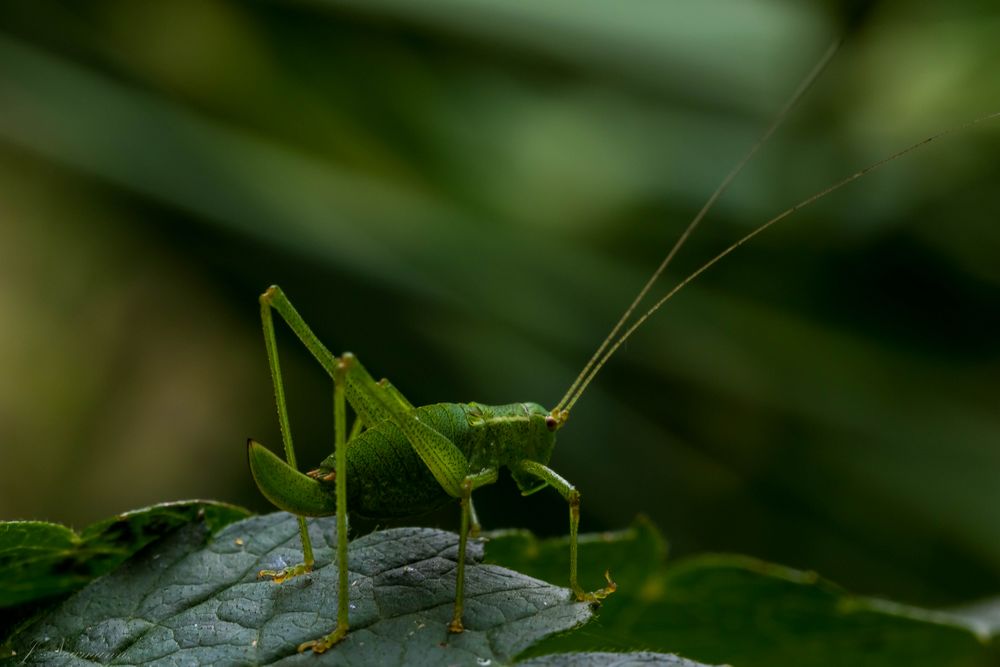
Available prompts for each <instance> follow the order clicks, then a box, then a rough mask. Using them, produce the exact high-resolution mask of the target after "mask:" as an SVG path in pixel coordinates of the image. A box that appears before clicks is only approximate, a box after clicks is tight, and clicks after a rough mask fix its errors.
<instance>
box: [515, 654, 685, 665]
mask: <svg viewBox="0 0 1000 667" xmlns="http://www.w3.org/2000/svg"><path fill="white" fill-rule="evenodd" d="M517 664H519V665H530V667H634V666H638V665H642V666H643V667H649V666H653V667H705V666H704V665H703V664H702V663H700V662H694V661H693V660H685V659H684V658H680V657H678V656H676V655H670V654H667V653H650V652H648V651H642V652H636V653H607V652H603V653H553V654H551V655H543V656H540V657H537V658H529V659H528V660H524V661H522V662H519V663H517Z"/></svg>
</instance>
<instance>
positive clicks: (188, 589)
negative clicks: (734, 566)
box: [10, 513, 669, 665]
mask: <svg viewBox="0 0 1000 667" xmlns="http://www.w3.org/2000/svg"><path fill="white" fill-rule="evenodd" d="M310 531H311V534H312V537H313V539H314V541H315V542H314V543H315V544H316V545H317V547H318V548H317V549H316V557H317V568H316V570H315V571H314V572H313V573H312V574H309V575H306V576H303V577H299V578H296V579H293V580H291V581H288V582H285V583H283V584H280V585H279V584H275V583H273V582H271V581H259V580H258V579H257V576H256V573H257V571H258V570H260V569H262V568H275V567H281V566H283V565H285V564H288V563H294V562H298V561H299V559H301V551H300V546H299V537H298V524H297V522H296V521H295V519H294V517H292V516H291V515H289V514H285V513H276V514H269V515H266V516H259V517H252V518H250V519H246V520H244V521H240V522H238V523H234V524H231V525H229V526H227V527H226V528H225V529H223V530H222V531H221V532H219V533H217V534H216V535H215V536H214V537H213V536H212V534H211V530H210V529H209V528H208V527H207V526H206V525H205V524H203V523H194V524H189V525H186V526H182V527H181V528H179V529H177V530H176V531H175V532H174V533H173V534H171V535H169V536H168V537H166V538H164V539H162V540H160V541H157V542H155V543H152V544H150V545H149V546H148V547H147V548H146V549H144V550H143V551H142V552H140V553H139V554H137V555H136V557H135V558H133V559H132V560H130V561H129V562H127V563H125V564H124V565H123V566H122V567H120V568H119V569H117V570H116V571H114V572H113V573H111V574H109V575H108V576H106V577H103V578H101V579H98V580H96V581H94V582H92V583H91V584H90V585H89V586H87V587H86V588H84V589H83V590H82V591H80V592H78V593H76V594H75V595H73V596H72V597H70V598H69V599H68V600H66V601H65V602H63V603H62V604H60V605H59V606H58V607H56V608H55V609H53V610H51V611H50V612H47V613H46V614H44V615H43V616H41V617H39V618H36V619H35V620H34V621H32V623H31V624H30V625H29V626H28V627H26V628H24V629H23V630H22V631H20V632H19V633H18V634H17V635H15V637H14V638H13V640H12V642H11V644H10V646H11V649H12V650H13V651H15V652H16V656H15V658H16V657H17V656H25V655H27V654H28V653H29V652H30V653H31V660H32V661H33V664H61V665H83V664H112V663H115V664H118V663H129V664H147V663H163V664H166V663H169V664H185V665H201V664H274V663H278V662H282V663H284V662H286V661H287V662H292V661H296V660H302V661H304V660H308V661H310V664H333V663H336V664H349V665H350V664H357V665H375V664H403V663H405V664H453V663H457V664H479V665H486V664H490V663H491V662H509V661H511V660H512V659H513V658H514V657H515V656H516V655H517V654H519V653H521V652H522V651H524V650H525V649H526V648H527V647H529V646H531V645H532V644H534V643H536V642H537V641H539V640H540V639H542V638H544V637H547V636H550V635H553V634H555V633H559V632H564V631H566V630H569V629H571V628H573V627H576V626H578V625H580V624H582V623H584V622H586V621H587V620H589V619H590V618H591V615H592V612H591V609H590V606H589V605H587V604H584V603H578V602H572V601H570V592H569V591H568V590H567V589H564V588H558V587H555V586H552V585H550V584H546V583H545V582H542V581H539V580H537V579H533V578H531V577H527V576H525V575H522V574H519V573H516V572H512V571H510V570H506V569H503V568H500V567H497V566H494V565H477V564H474V563H473V564H471V565H470V566H469V567H468V568H467V570H466V576H467V582H466V590H467V599H466V613H465V617H464V620H465V625H466V631H465V632H464V633H462V634H460V635H451V636H449V635H448V633H447V630H446V624H447V622H448V620H449V619H450V617H451V613H452V605H453V603H454V594H455V593H454V589H455V558H456V554H457V536H455V535H454V534H452V533H447V532H443V531H439V530H433V529H428V528H398V529H394V530H386V531H381V532H375V533H372V534H369V535H365V536H364V537H361V538H358V539H357V540H354V541H353V542H351V544H350V548H349V562H350V571H351V576H350V581H351V625H352V628H351V632H350V633H349V634H348V636H347V638H346V639H345V640H344V641H343V642H342V643H341V644H339V645H337V646H336V647H335V648H334V649H332V650H330V651H329V652H327V653H325V654H323V656H314V655H299V654H298V653H297V652H296V648H297V646H298V645H299V643H301V642H303V641H306V640H309V639H314V638H317V637H319V636H321V635H324V634H326V633H327V632H329V631H330V630H332V629H333V627H334V617H335V614H336V608H337V604H336V597H337V596H336V578H337V569H336V567H335V566H333V565H332V564H331V557H332V554H333V541H334V532H335V528H334V521H333V520H332V519H320V520H316V521H311V522H310ZM469 553H470V557H471V559H472V560H473V561H478V560H479V559H480V558H481V557H482V545H481V544H480V543H478V542H476V543H472V544H470V548H469ZM22 659H23V658H22ZM666 664H669V663H666Z"/></svg>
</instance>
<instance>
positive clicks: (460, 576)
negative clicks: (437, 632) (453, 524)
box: [448, 468, 499, 632]
mask: <svg viewBox="0 0 1000 667" xmlns="http://www.w3.org/2000/svg"><path fill="white" fill-rule="evenodd" d="M498 472H499V471H498V470H497V469H496V468H487V469H486V470H483V471H481V472H478V473H476V474H475V475H469V476H467V477H466V478H465V479H463V480H462V499H461V502H462V524H461V528H460V529H459V534H458V572H457V574H456V577H457V579H456V581H455V613H454V614H453V615H452V617H451V623H449V624H448V632H462V631H463V630H464V629H465V627H464V626H463V625H462V609H463V607H464V606H465V546H466V543H467V542H468V541H469V523H470V520H471V518H472V515H473V512H474V510H473V509H472V492H473V491H475V490H476V489H478V488H479V487H480V486H485V485H486V484H493V483H494V482H496V481H497V477H498V476H499V475H498ZM475 523H477V524H478V523H479V522H478V521H476V522H475Z"/></svg>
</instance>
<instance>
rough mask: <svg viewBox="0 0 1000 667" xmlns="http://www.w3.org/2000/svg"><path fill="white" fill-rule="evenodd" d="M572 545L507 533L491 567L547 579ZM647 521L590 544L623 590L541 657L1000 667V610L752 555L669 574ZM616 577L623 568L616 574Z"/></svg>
mask: <svg viewBox="0 0 1000 667" xmlns="http://www.w3.org/2000/svg"><path fill="white" fill-rule="evenodd" d="M566 552H567V549H566V542H565V538H561V539H554V540H537V539H535V538H533V537H531V536H530V535H528V534H525V533H508V534H503V535H500V536H497V537H495V538H494V540H493V541H491V542H490V544H489V552H488V555H489V559H490V560H491V561H493V562H498V563H502V564H504V565H507V566H512V567H517V568H518V569H519V570H520V571H522V572H527V573H531V574H533V575H535V576H539V577H542V578H549V577H555V580H558V579H559V578H561V577H563V576H565V575H564V574H563V573H562V571H561V568H562V567H563V566H564V565H565V560H566V555H565V554H566ZM665 554H666V546H665V543H664V541H663V539H662V537H660V536H659V534H658V533H657V532H656V530H655V528H653V527H652V526H651V525H650V524H649V523H648V521H645V520H643V519H640V520H638V521H637V522H636V524H635V525H634V526H633V527H632V528H630V529H629V530H626V531H622V532H620V533H609V534H605V535H591V536H586V538H585V539H584V538H582V539H581V545H580V572H581V576H585V575H588V574H591V573H594V572H599V571H601V570H603V569H604V568H605V567H608V566H611V567H612V574H613V575H614V577H615V579H616V580H617V581H618V584H619V589H618V592H617V593H616V594H615V595H612V596H611V597H609V598H608V599H607V600H605V602H604V605H603V607H602V609H601V614H600V616H599V617H598V618H597V620H596V621H595V622H594V623H591V624H589V625H588V626H587V627H585V628H582V629H580V630H578V631H576V632H573V633H571V634H568V635H565V636H561V637H556V638H553V639H550V640H547V641H545V642H541V643H540V644H538V645H536V646H535V647H533V648H532V650H531V653H535V654H542V653H549V652H553V651H567V650H587V649H594V650H596V649H600V648H605V649H606V648H608V647H620V648H622V649H623V650H624V649H633V650H634V649H637V648H644V649H649V650H666V651H677V652H679V653H682V654H684V655H686V656H690V657H692V658H694V659H697V660H703V661H707V662H725V663H731V664H734V665H740V666H741V667H743V666H746V667H753V666H755V665H761V666H764V665H796V666H797V667H827V666H832V665H852V666H863V667H868V666H871V667H875V666H882V665H885V666H889V665H892V666H895V665H907V666H908V667H916V666H921V665H926V666H927V667H945V666H956V667H958V666H962V667H969V666H972V665H993V664H997V663H996V661H997V658H998V651H997V646H996V642H995V637H996V633H997V629H998V628H997V624H996V623H995V615H996V612H995V603H994V604H985V605H980V606H977V607H968V608H965V609H964V610H963V611H961V612H946V611H934V610H928V609H921V608H917V607H911V606H908V605H902V604H897V603H894V602H888V601H885V600H879V599H876V598H871V597H865V596H859V595H854V594H852V593H849V592H848V591H845V590H844V589H842V588H840V587H839V586H837V585H835V584H833V583H831V582H829V581H827V580H825V579H822V578H821V577H819V576H818V575H816V574H815V573H812V572H801V571H797V570H793V569H791V568H786V567H782V566H778V565H772V564H769V563H764V562H762V561H759V560H756V559H753V558H748V557H744V556H731V555H709V556H700V557H696V558H690V559H686V560H684V561H681V562H678V563H677V564H675V565H671V566H670V567H667V566H666V565H665ZM615 568H617V569H615Z"/></svg>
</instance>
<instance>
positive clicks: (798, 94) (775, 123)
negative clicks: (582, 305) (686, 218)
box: [552, 39, 841, 415]
mask: <svg viewBox="0 0 1000 667" xmlns="http://www.w3.org/2000/svg"><path fill="white" fill-rule="evenodd" d="M840 44H841V40H839V39H838V40H836V41H835V42H833V44H831V45H830V47H829V48H828V49H827V50H826V52H825V53H824V54H823V56H822V57H821V58H820V59H819V62H817V63H816V65H815V66H814V67H813V68H812V70H810V72H809V73H808V74H807V75H806V76H805V78H803V79H802V81H801V82H800V83H799V85H798V88H796V89H795V92H794V93H792V95H791V97H789V98H788V101H786V102H785V105H784V106H783V107H782V108H781V110H780V111H779V112H778V114H777V115H776V116H775V117H774V120H772V121H771V124H770V125H769V126H768V128H767V129H766V130H765V131H764V133H763V134H762V135H761V136H760V138H759V139H757V141H756V142H755V143H754V145H753V146H752V147H751V148H750V150H749V151H747V152H746V154H745V155H744V156H743V157H742V158H741V159H740V161H739V162H737V163H736V165H735V166H734V167H733V168H732V169H731V170H730V171H729V173H728V174H726V177H725V178H724V179H722V182H721V183H719V186H718V187H717V188H716V189H715V192H713V193H712V196H711V197H709V198H708V200H707V201H706V202H705V204H704V205H703V206H702V207H701V210H700V211H698V213H697V215H695V216H694V218H692V219H691V222H689V223H688V226H687V228H686V229H685V230H684V232H683V233H682V234H681V235H680V237H678V239H677V241H676V242H675V243H674V245H673V247H672V248H671V249H670V252H668V253H667V256H666V257H664V258H663V261H662V262H660V265H659V266H658V267H656V270H655V271H653V275H651V276H650V277H649V280H647V281H646V284H645V285H643V287H642V289H641V290H639V293H638V294H636V297H635V299H634V300H633V301H632V303H631V304H630V305H629V307H628V308H626V309H625V312H624V313H623V314H622V316H621V317H620V318H618V322H617V323H616V324H615V326H614V327H613V328H612V329H611V331H610V332H609V333H608V335H607V336H606V337H605V338H604V342H602V343H601V345H600V347H598V348H597V351H596V352H594V354H593V355H592V356H591V357H590V360H589V361H588V362H587V365H586V366H584V367H583V370H582V371H580V374H579V375H577V376H576V379H575V380H574V381H573V384H572V385H570V387H569V389H567V390H566V393H565V394H564V395H563V397H562V398H561V399H560V400H559V403H558V404H557V405H556V407H555V408H554V409H553V410H552V412H553V414H556V415H558V414H559V413H560V412H561V411H562V410H563V405H564V404H565V403H566V402H567V401H568V400H569V399H570V397H571V396H572V395H573V392H575V391H576V389H577V387H578V386H579V384H580V381H581V380H583V378H584V377H586V376H587V373H588V372H589V371H590V369H591V368H592V367H593V365H594V364H595V363H596V362H597V360H598V359H599V358H600V356H601V354H602V353H603V352H604V350H605V349H606V348H607V347H608V345H610V344H611V341H612V340H614V337H615V334H617V333H618V331H619V330H620V329H621V328H622V326H623V325H624V324H625V322H627V321H628V318H629V317H631V316H632V313H633V312H635V309H636V308H637V307H638V306H639V304H640V303H642V300H643V299H644V298H646V294H647V293H648V292H649V290H650V288H652V287H653V284H654V283H655V282H656V281H657V280H658V279H659V278H660V276H661V275H662V274H663V272H664V270H666V268H667V266H668V265H669V264H670V262H671V261H672V260H673V259H674V255H676V254H677V251H678V250H680V249H681V246H683V245H684V243H685V242H686V241H687V240H688V237H689V236H691V232H693V231H694V229H695V227H697V226H698V224H699V223H700V222H701V221H702V219H703V218H704V217H705V215H707V214H708V212H709V211H710V210H711V208H712V207H713V206H714V205H715V202H716V201H717V200H718V199H719V197H721V196H722V195H723V194H724V193H725V192H726V190H728V189H729V186H730V184H732V182H733V180H734V179H735V178H736V176H737V175H739V173H740V172H741V171H743V168H744V167H745V166H746V165H747V163H748V162H750V160H751V158H753V156H754V155H756V153H757V151H758V150H760V148H761V147H762V146H763V145H764V144H765V143H767V140H768V139H770V138H771V135H772V134H774V133H775V131H776V130H777V129H778V128H779V127H780V126H781V124H782V123H783V122H784V121H785V118H786V117H787V116H788V113H789V112H790V111H791V110H792V108H793V107H795V105H796V104H797V103H798V101H799V100H800V99H802V96H803V95H804V94H805V93H806V91H807V90H809V88H810V87H811V86H812V84H813V82H815V81H816V79H817V78H818V77H819V75H820V74H821V73H822V72H823V70H824V69H825V68H826V66H827V64H829V62H830V60H831V59H832V58H833V56H834V54H835V53H837V49H838V48H840Z"/></svg>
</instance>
